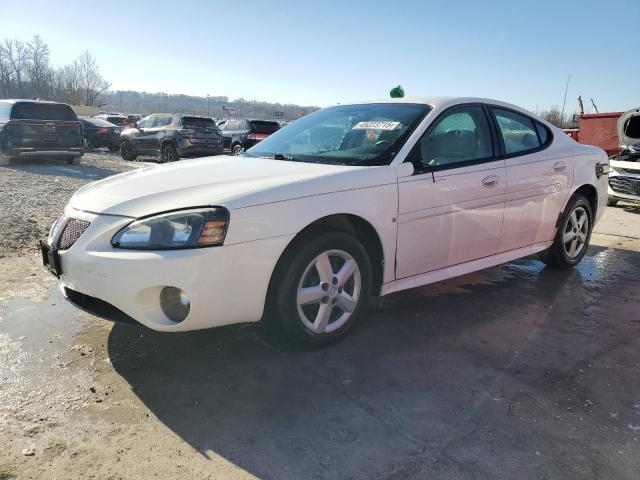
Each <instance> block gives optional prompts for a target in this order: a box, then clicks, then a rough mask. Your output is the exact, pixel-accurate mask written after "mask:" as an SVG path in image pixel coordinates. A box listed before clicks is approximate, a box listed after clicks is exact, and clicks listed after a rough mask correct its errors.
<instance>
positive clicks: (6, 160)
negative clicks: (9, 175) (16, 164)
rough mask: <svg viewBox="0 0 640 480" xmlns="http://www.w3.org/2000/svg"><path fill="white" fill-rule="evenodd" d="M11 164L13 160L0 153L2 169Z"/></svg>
mask: <svg viewBox="0 0 640 480" xmlns="http://www.w3.org/2000/svg"><path fill="white" fill-rule="evenodd" d="M10 163H11V159H10V158H9V157H7V156H6V155H3V154H2V153H0V167H6V166H8V165H9V164H10Z"/></svg>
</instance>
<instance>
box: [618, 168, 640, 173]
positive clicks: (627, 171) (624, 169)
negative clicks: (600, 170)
mask: <svg viewBox="0 0 640 480" xmlns="http://www.w3.org/2000/svg"><path fill="white" fill-rule="evenodd" d="M616 170H618V171H620V172H624V173H630V174H631V175H640V170H632V169H630V168H620V167H616Z"/></svg>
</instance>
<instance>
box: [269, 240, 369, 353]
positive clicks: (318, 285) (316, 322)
mask: <svg viewBox="0 0 640 480" xmlns="http://www.w3.org/2000/svg"><path fill="white" fill-rule="evenodd" d="M371 278H372V275H371V262H370V261H369V257H368V255H367V252H366V250H365V249H364V247H363V246H362V244H361V243H360V242H359V241H358V240H357V239H356V238H354V237H353V236H351V235H348V234H346V233H342V232H329V233H323V234H318V235H317V236H311V235H309V236H305V238H303V239H299V241H297V242H296V243H295V244H294V245H292V246H290V247H289V248H288V250H287V251H286V252H285V254H284V256H283V258H282V259H281V260H280V262H279V265H278V269H277V271H276V273H275V276H274V279H273V282H272V285H271V287H272V292H273V299H272V301H273V303H272V307H273V308H272V312H271V313H272V315H273V317H274V318H273V319H274V320H275V321H276V322H277V323H278V324H279V325H280V327H282V329H283V330H284V332H285V333H286V334H287V336H288V337H289V338H290V339H292V340H293V341H295V342H296V343H302V344H305V345H311V346H320V345H326V344H329V343H332V342H335V341H337V340H339V339H340V338H342V337H343V336H344V335H346V333H347V331H348V330H349V329H350V328H351V327H352V326H353V324H354V323H355V322H356V320H357V318H358V317H359V316H360V315H361V314H362V312H363V311H364V310H365V308H366V305H367V302H368V300H369V297H370V295H371Z"/></svg>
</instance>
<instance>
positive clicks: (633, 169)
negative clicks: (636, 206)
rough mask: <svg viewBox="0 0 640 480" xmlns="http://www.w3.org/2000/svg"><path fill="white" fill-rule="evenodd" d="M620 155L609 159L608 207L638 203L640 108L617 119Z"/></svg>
mask: <svg viewBox="0 0 640 480" xmlns="http://www.w3.org/2000/svg"><path fill="white" fill-rule="evenodd" d="M618 138H619V140H620V153H618V154H617V155H614V156H613V157H611V159H610V166H611V171H610V175H609V202H608V203H609V205H611V206H613V205H616V204H617V203H618V202H619V201H628V202H634V203H640V107H638V108H634V109H632V110H629V111H627V112H625V113H623V114H622V115H621V116H620V118H619V119H618Z"/></svg>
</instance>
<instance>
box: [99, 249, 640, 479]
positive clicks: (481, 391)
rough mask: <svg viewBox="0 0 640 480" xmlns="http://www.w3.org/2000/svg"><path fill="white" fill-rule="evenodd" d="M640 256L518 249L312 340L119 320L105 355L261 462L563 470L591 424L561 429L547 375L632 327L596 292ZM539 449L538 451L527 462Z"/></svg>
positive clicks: (608, 288) (154, 407)
mask: <svg viewBox="0 0 640 480" xmlns="http://www.w3.org/2000/svg"><path fill="white" fill-rule="evenodd" d="M639 268H640V254H639V253H635V252H628V251H621V250H614V249H605V248H598V247H592V248H591V249H590V251H589V254H588V255H587V257H585V259H584V260H583V263H582V264H581V266H580V268H578V269H575V270H570V271H553V270H550V269H547V268H544V267H543V264H542V263H541V262H539V261H537V260H532V259H526V260H521V261H518V262H515V263H511V264H508V265H504V266H501V267H496V268H492V269H488V270H484V271H481V272H476V273H473V274H470V275H467V276H464V277H460V278H459V279H453V280H449V281H446V282H440V283H438V284H434V285H429V286H425V287H421V288H416V289H413V290H410V291H405V292H400V293H397V294H394V295H390V296H388V297H384V298H383V299H380V300H378V301H376V302H374V303H375V305H372V306H371V307H370V308H369V309H368V310H367V313H366V315H365V318H363V319H362V321H361V322H360V324H359V325H358V326H357V327H356V328H355V329H354V331H352V332H350V334H349V335H348V336H347V337H346V338H345V339H344V340H343V341H342V342H340V343H338V344H336V345H333V346H330V347H327V348H324V349H319V350H310V351H305V350H302V349H298V348H294V347H291V346H289V344H287V343H286V342H284V341H283V340H281V339H280V336H279V335H278V334H277V333H276V332H275V331H274V330H273V329H272V328H271V327H269V325H262V324H255V325H249V326H232V327H224V328H218V329H212V330H205V331H198V332H187V333H181V334H163V333H158V332H154V331H150V330H148V329H146V328H144V327H141V326H140V325H137V324H124V323H117V324H115V325H114V327H113V328H112V330H111V333H110V337H109V344H108V349H109V356H110V358H111V359H112V362H113V367H114V369H115V370H116V372H117V373H118V374H119V375H121V376H122V377H123V378H124V379H125V380H126V381H127V382H128V383H129V384H130V385H131V388H132V389H133V392H134V393H135V394H136V395H137V396H138V397H139V398H140V400H141V401H142V402H143V403H144V404H145V405H146V406H147V407H148V408H149V409H150V410H151V411H152V412H153V414H154V415H155V416H156V417H157V418H158V419H159V420H160V421H162V422H163V423H164V424H165V425H166V426H167V427H168V428H170V429H171V430H172V431H173V432H175V433H176V434H177V435H179V436H180V437H181V438H182V439H184V440H185V441H186V442H188V443H189V444H190V445H191V446H192V447H193V448H194V449H196V450H197V451H198V452H200V453H201V454H202V455H203V456H204V457H206V458H212V457H213V456H214V455H220V456H222V457H224V458H226V459H227V460H228V461H230V462H232V463H234V464H235V465H237V466H239V467H241V468H242V469H244V470H245V471H247V472H249V473H251V474H253V475H255V476H257V477H259V478H273V479H287V478H290V479H300V478H332V479H334V478H408V477H421V478H425V476H424V475H426V476H430V477H431V478H444V477H446V478H463V477H464V478H471V477H473V478H475V476H476V475H477V476H479V477H484V478H517V477H519V476H520V475H521V474H522V467H523V465H526V466H527V468H540V469H542V470H539V471H541V472H543V473H544V472H546V473H547V474H548V475H549V476H551V477H553V476H557V475H559V474H560V472H562V474H563V475H561V476H565V477H566V478H568V477H572V476H574V475H573V474H574V473H575V474H576V475H577V476H580V475H578V474H579V473H581V472H582V471H580V470H576V469H579V468H582V467H580V466H578V463H579V462H572V461H571V460H570V459H571V458H575V455H577V454H581V455H584V451H585V449H586V451H589V452H590V451H591V449H593V455H594V460H593V462H605V460H604V459H603V457H602V456H601V455H600V456H599V453H598V451H597V448H596V447H597V445H598V441H599V440H598V439H599V437H598V435H599V434H598V433H597V432H596V433H593V436H591V437H583V436H582V434H581V433H576V434H575V436H574V437H572V438H573V440H572V441H567V437H566V434H565V427H566V425H563V426H562V428H559V427H558V428H556V426H555V423H556V420H554V415H556V414H557V413H558V412H557V411H555V410H554V406H553V405H554V402H555V404H556V405H558V402H560V407H558V411H559V412H560V413H562V414H563V415H565V414H566V409H565V408H566V407H565V405H564V404H563V403H562V402H566V401H567V400H566V398H567V396H569V395H573V394H575V386H574V385H572V384H571V385H568V384H566V383H564V382H559V383H558V382H556V383H553V381H554V379H555V378H556V377H555V376H554V375H558V376H560V377H562V375H563V374H564V373H566V372H569V373H571V372H572V371H573V370H572V369H573V368H575V365H576V364H579V363H580V362H581V361H582V360H584V359H585V358H589V357H590V356H592V355H594V354H595V353H596V352H599V351H601V350H602V348H603V343H607V342H614V341H618V340H619V339H624V338H625V337H626V336H629V331H627V329H628V328H630V327H629V326H628V325H626V324H624V325H622V324H620V322H617V320H616V318H617V317H616V315H615V311H614V310H612V309H611V307H610V306H608V305H607V304H606V302H607V301H608V300H607V298H608V295H609V294H612V293H615V296H616V298H619V296H620V295H622V292H623V290H624V289H629V288H632V287H631V286H630V285H628V284H627V282H630V281H632V279H633V276H634V273H633V270H634V269H635V271H638V269H639ZM637 305H638V304H637V300H636V304H635V307H637ZM630 307H633V305H631V306H630ZM635 307H634V308H635ZM609 314H610V316H607V315H609ZM607 328H609V329H610V330H609V331H608V333H607V336H606V338H603V337H602V336H601V335H600V331H602V330H605V329H607ZM585 332H587V333H585ZM589 332H590V333H589ZM614 337H615V338H614ZM562 378H564V377H562ZM572 388H573V390H571V389H572ZM568 392H571V393H568ZM525 412H526V413H525ZM521 415H526V416H527V418H537V421H538V422H539V423H538V424H536V429H535V430H532V428H530V427H529V426H528V425H529V424H527V426H525V425H524V424H522V423H519V421H518V420H516V419H515V418H517V416H521ZM536 415H538V416H539V417H536ZM607 421H608V419H607ZM545 422H546V423H545ZM593 422H594V420H592V424H593ZM531 425H533V424H531ZM544 425H547V426H544ZM596 427H597V425H596ZM596 427H594V430H595V429H596ZM566 428H568V427H566ZM582 428H586V427H582ZM576 438H585V439H586V438H590V440H584V441H581V440H576ZM612 441H614V440H612ZM585 442H587V443H588V442H595V443H594V445H593V447H592V446H590V444H586V443H585ZM542 449H544V454H546V455H549V457H547V458H550V459H551V460H549V462H550V463H549V465H547V466H546V467H545V466H542V465H538V466H537V467H536V465H537V464H535V465H533V464H532V463H531V462H534V463H535V462H537V461H538V458H537V457H535V456H533V457H532V452H535V451H540V450H542ZM507 451H508V454H507V453H506V452H507ZM499 452H503V453H499ZM502 455H508V457H509V462H501V461H500V460H499V458H501V456H502ZM605 463H606V462H605ZM425 468H426V470H423V469H425ZM544 468H549V469H551V470H544ZM555 468H558V470H553V469H555ZM598 468H600V467H598ZM598 471H599V472H601V473H602V472H607V471H608V470H607V467H606V465H605V466H604V467H602V468H601V469H600V470H598ZM420 472H423V473H424V475H420ZM427 472H428V473H429V475H427ZM582 473H583V472H582ZM525 476H527V475H525ZM529 476H533V474H532V475H529ZM543 476H544V475H543ZM605 476H606V475H605Z"/></svg>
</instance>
